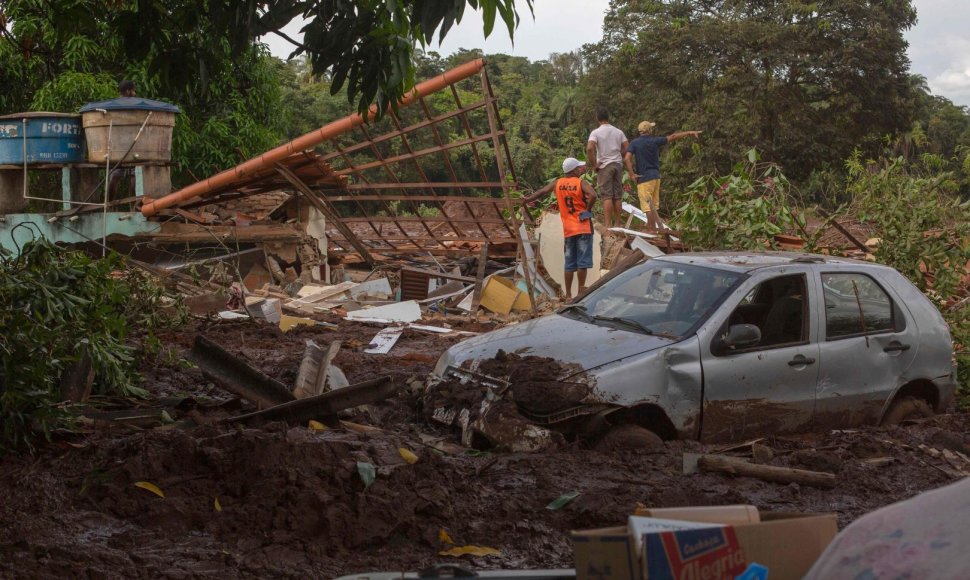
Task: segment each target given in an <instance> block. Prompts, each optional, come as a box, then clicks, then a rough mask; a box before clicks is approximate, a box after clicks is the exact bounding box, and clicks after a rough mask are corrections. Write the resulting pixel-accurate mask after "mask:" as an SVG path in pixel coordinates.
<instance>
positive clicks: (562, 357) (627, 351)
mask: <svg viewBox="0 0 970 580" xmlns="http://www.w3.org/2000/svg"><path fill="white" fill-rule="evenodd" d="M673 342H675V341H674V340H672V339H670V338H665V337H661V336H651V335H647V334H642V333H638V332H629V331H625V330H618V329H616V328H613V327H607V326H599V325H596V324H590V323H588V322H583V321H580V320H574V319H572V318H568V317H566V316H560V315H558V314H550V315H548V316H543V317H542V318H538V319H536V320H530V321H528V322H522V323H519V324H515V325H513V326H507V327H505V328H502V329H499V330H495V331H493V332H489V333H487V334H482V335H480V336H476V337H474V338H470V339H468V340H465V341H462V342H460V343H458V344H456V345H455V346H453V347H451V348H449V349H448V350H447V351H446V352H445V354H443V355H442V356H441V359H440V360H439V361H438V364H437V365H436V366H435V372H436V373H443V372H444V371H445V369H446V368H447V367H448V366H461V364H462V363H463V362H465V361H467V360H480V359H488V358H492V357H494V356H495V354H496V353H497V352H498V351H499V350H503V351H505V352H508V353H515V354H518V355H520V356H540V357H548V358H551V359H555V360H558V361H561V362H563V363H567V364H568V365H569V367H570V368H571V369H573V371H574V372H571V373H570V376H571V375H572V374H575V373H576V372H581V371H588V370H591V369H594V368H596V367H599V366H602V365H605V364H607V363H611V362H613V361H617V360H620V359H623V358H626V357H629V356H633V355H636V354H640V353H644V352H648V351H651V350H654V349H656V348H659V347H661V346H666V345H668V344H671V343H673ZM558 378H560V379H564V378H567V377H566V376H563V377H558Z"/></svg>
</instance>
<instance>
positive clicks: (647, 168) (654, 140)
mask: <svg viewBox="0 0 970 580" xmlns="http://www.w3.org/2000/svg"><path fill="white" fill-rule="evenodd" d="M656 125H657V124H656V123H651V122H650V121H642V122H641V123H640V124H639V125H638V126H637V130H638V131H639V132H640V136H639V137H637V138H636V139H634V140H633V141H631V142H630V146H629V147H627V150H626V155H625V156H624V161H626V170H627V172H628V173H629V174H630V180H631V181H633V182H634V183H636V184H637V196H638V197H639V198H640V209H642V210H643V211H644V212H646V214H647V227H648V228H649V229H654V230H659V229H660V226H661V221H660V214H659V213H657V212H658V211H659V210H660V148H661V147H663V146H664V145H666V144H667V143H670V142H671V141H676V140H678V139H683V138H684V137H697V136H698V135H700V134H701V133H702V131H681V132H679V133H672V134H670V135H667V136H666V137H655V136H653V135H652V134H651V132H652V131H653V128H654V127H655V126H656ZM634 159H635V160H636V171H634V170H633V161H634Z"/></svg>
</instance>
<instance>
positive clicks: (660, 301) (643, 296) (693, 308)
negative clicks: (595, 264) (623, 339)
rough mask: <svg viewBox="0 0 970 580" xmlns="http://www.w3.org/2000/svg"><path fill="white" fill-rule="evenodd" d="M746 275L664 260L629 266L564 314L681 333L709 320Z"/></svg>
mask: <svg viewBox="0 0 970 580" xmlns="http://www.w3.org/2000/svg"><path fill="white" fill-rule="evenodd" d="M743 276H744V275H743V274H740V273H738V272H731V271H727V270H718V269H715V268H706V267H703V266H694V265H686V264H674V263H671V262H664V261H662V260H650V261H648V262H647V263H645V264H643V265H641V266H637V267H634V268H631V269H629V270H628V271H626V272H624V273H622V274H620V275H619V276H617V277H616V278H613V279H612V280H610V281H608V282H606V283H605V284H603V286H601V287H599V288H597V289H596V290H594V291H592V292H590V293H589V295H588V296H586V297H585V298H583V299H582V300H581V301H579V302H577V303H576V304H573V305H570V306H567V307H566V308H564V309H562V310H560V314H563V315H565V316H571V317H576V318H579V319H582V320H585V321H587V322H590V323H592V324H599V325H603V326H615V327H618V328H622V329H623V330H629V331H631V332H640V333H643V334H657V335H661V336H669V337H675V338H679V337H681V336H685V335H686V334H687V333H688V332H689V331H690V330H691V329H693V328H694V327H695V326H697V325H698V324H700V323H701V322H703V321H704V320H706V319H707V317H708V316H710V315H711V313H712V312H713V311H714V308H715V307H717V306H718V305H719V304H720V303H721V301H722V300H724V298H725V297H726V296H727V294H728V292H730V290H731V289H732V288H733V287H734V286H735V284H737V283H738V282H739V281H740V280H741V278H742V277H743Z"/></svg>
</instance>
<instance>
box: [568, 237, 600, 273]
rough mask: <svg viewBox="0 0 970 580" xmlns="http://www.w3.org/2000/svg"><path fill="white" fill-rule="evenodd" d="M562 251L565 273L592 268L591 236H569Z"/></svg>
mask: <svg viewBox="0 0 970 580" xmlns="http://www.w3.org/2000/svg"><path fill="white" fill-rule="evenodd" d="M563 245H564V248H563V251H564V252H565V254H566V267H565V268H564V270H565V271H566V272H575V271H576V270H587V269H589V268H592V267H593V234H579V235H576V236H569V237H568V238H566V242H565V244H563Z"/></svg>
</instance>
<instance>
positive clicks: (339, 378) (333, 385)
mask: <svg viewBox="0 0 970 580" xmlns="http://www.w3.org/2000/svg"><path fill="white" fill-rule="evenodd" d="M327 386H328V387H330V390H331V391H335V390H337V389H342V388H344V387H349V386H350V381H348V380H347V375H345V374H344V372H343V371H342V370H340V368H339V367H337V366H334V365H330V366H328V367H327Z"/></svg>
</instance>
